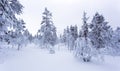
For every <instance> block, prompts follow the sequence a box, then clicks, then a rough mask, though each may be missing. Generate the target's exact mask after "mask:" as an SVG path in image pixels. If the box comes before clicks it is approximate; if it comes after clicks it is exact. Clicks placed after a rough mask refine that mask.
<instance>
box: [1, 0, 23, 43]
mask: <svg viewBox="0 0 120 71" xmlns="http://www.w3.org/2000/svg"><path fill="white" fill-rule="evenodd" d="M15 3H16V4H15ZM18 6H19V7H18ZM15 7H16V8H15ZM22 8H23V6H22V5H21V4H20V3H19V2H18V1H17V0H0V39H1V41H7V42H8V40H9V41H10V39H9V38H10V37H9V36H8V35H9V32H10V30H9V29H13V27H14V26H15V25H16V24H17V23H18V20H17V18H16V16H15V15H16V14H20V13H21V12H22Z"/></svg>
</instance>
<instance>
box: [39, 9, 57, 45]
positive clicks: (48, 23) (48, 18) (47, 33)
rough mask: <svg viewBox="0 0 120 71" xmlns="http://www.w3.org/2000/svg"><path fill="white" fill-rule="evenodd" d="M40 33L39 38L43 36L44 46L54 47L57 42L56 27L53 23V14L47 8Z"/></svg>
mask: <svg viewBox="0 0 120 71" xmlns="http://www.w3.org/2000/svg"><path fill="white" fill-rule="evenodd" d="M38 33H40V34H39V35H38V36H41V41H42V43H43V45H48V44H49V45H52V46H54V45H55V44H56V41H57V34H56V27H55V26H54V23H53V21H52V13H51V12H50V11H48V9H47V8H45V11H44V12H43V20H42V22H41V29H40V30H39V31H38Z"/></svg>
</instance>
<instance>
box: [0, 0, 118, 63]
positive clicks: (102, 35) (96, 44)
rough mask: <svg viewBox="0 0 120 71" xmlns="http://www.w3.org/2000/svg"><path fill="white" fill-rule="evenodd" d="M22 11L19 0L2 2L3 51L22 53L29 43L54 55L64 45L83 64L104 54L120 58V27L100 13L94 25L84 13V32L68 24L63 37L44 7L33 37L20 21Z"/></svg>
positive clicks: (0, 31) (0, 36)
mask: <svg viewBox="0 0 120 71" xmlns="http://www.w3.org/2000/svg"><path fill="white" fill-rule="evenodd" d="M22 11H23V6H22V5H21V3H20V2H19V1H18V0H0V49H3V48H10V49H13V48H16V47H17V48H16V49H17V50H20V49H22V48H24V47H25V46H26V45H27V44H29V43H35V44H37V45H39V47H40V48H41V49H48V50H49V51H50V53H51V54H54V53H55V46H56V45H57V44H63V45H64V46H65V47H66V48H67V49H68V50H69V51H70V52H71V53H73V54H74V57H75V58H77V59H80V60H83V61H84V62H90V61H91V60H92V59H93V58H96V57H97V58H99V59H102V58H103V56H104V55H112V56H117V55H120V27H118V28H116V30H113V29H112V27H111V26H110V25H109V21H108V22H106V20H105V17H104V16H103V15H101V14H100V13H98V12H97V13H95V15H94V16H93V18H92V20H91V22H88V20H89V17H87V13H86V12H84V13H83V17H82V26H81V29H79V28H78V26H77V25H68V26H66V28H65V29H64V31H63V33H62V34H61V35H57V28H56V26H55V24H56V23H54V20H53V19H52V16H53V15H52V13H51V12H50V11H49V10H48V9H47V8H45V10H44V11H43V13H42V15H43V16H42V21H40V23H41V24H40V28H39V30H38V32H37V33H36V35H35V36H32V34H31V33H30V32H29V31H28V29H27V28H26V27H25V24H26V23H25V22H24V20H23V19H20V18H18V15H20V14H22ZM80 18H81V17H80ZM78 24H79V22H78ZM33 27H34V25H33Z"/></svg>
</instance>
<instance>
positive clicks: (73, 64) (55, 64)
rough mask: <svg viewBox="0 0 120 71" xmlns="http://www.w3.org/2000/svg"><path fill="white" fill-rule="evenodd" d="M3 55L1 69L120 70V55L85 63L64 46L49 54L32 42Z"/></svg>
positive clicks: (45, 70) (49, 70)
mask: <svg viewBox="0 0 120 71" xmlns="http://www.w3.org/2000/svg"><path fill="white" fill-rule="evenodd" d="M1 52H2V51H1ZM3 53H5V52H3ZM1 55H2V54H1ZM6 55H7V56H6ZM2 57H3V55H2V56H1V57H0V58H1V59H0V71H120V57H112V56H105V61H104V62H97V61H96V62H88V63H85V62H82V61H78V60H77V59H75V58H74V56H73V54H72V53H70V52H69V51H67V50H64V47H63V46H59V47H57V48H56V52H55V54H49V52H48V51H47V50H45V49H40V48H39V47H38V46H35V45H34V44H31V45H28V46H27V47H25V48H23V49H22V50H20V51H16V50H8V53H6V54H5V56H4V57H3V58H2Z"/></svg>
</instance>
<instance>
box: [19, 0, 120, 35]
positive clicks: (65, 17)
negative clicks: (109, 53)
mask: <svg viewBox="0 0 120 71" xmlns="http://www.w3.org/2000/svg"><path fill="white" fill-rule="evenodd" d="M19 1H20V2H21V3H22V4H23V6H24V9H23V14H22V15H21V16H22V18H23V19H24V21H25V22H26V26H27V28H28V30H29V31H30V32H31V33H32V34H33V35H35V34H36V33H37V30H38V29H40V23H41V21H42V12H43V11H44V8H45V7H47V8H48V10H50V11H51V12H52V13H53V22H54V24H55V26H56V27H57V33H58V34H59V33H62V32H63V29H64V28H66V27H67V25H78V26H79V27H81V25H82V19H81V18H82V15H83V12H84V11H86V12H87V15H88V16H89V17H90V19H89V21H90V20H91V18H92V17H93V15H94V14H95V13H96V12H99V13H100V14H102V15H104V17H105V19H106V21H108V22H109V25H111V26H112V27H113V28H116V27H117V26H120V24H119V23H120V22H119V21H120V20H119V19H120V0H19Z"/></svg>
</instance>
